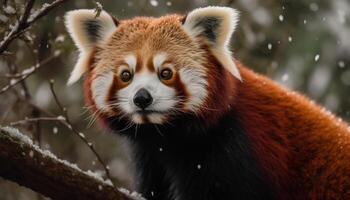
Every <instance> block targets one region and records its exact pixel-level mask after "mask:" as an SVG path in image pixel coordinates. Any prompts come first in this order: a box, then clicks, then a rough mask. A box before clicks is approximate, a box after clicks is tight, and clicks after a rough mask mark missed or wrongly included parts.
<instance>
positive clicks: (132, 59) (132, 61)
mask: <svg viewBox="0 0 350 200" xmlns="http://www.w3.org/2000/svg"><path fill="white" fill-rule="evenodd" d="M124 60H125V62H126V63H127V64H128V65H129V67H130V68H131V69H133V70H134V71H135V70H136V63H137V60H136V56H135V55H133V54H129V55H127V56H125V59H124Z"/></svg>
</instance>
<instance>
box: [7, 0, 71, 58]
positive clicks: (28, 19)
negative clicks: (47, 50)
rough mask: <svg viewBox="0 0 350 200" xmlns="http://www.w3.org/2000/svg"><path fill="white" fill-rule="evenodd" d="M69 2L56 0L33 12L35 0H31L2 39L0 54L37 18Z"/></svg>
mask: <svg viewBox="0 0 350 200" xmlns="http://www.w3.org/2000/svg"><path fill="white" fill-rule="evenodd" d="M65 2H68V0H55V1H54V2H52V3H50V4H48V3H45V4H43V5H42V7H41V8H39V9H38V10H37V11H34V12H33V13H31V11H32V8H33V5H34V0H29V1H28V3H27V4H26V6H25V9H24V13H23V14H22V16H21V18H20V20H19V21H17V22H16V23H15V24H14V25H12V26H11V30H10V31H9V33H8V34H7V35H5V37H4V38H3V39H2V40H1V41H0V55H1V54H2V53H3V52H4V51H5V50H6V49H7V47H8V45H9V44H10V43H11V42H12V41H13V40H14V39H16V38H18V37H19V36H20V35H22V34H23V33H24V32H25V31H26V30H27V29H28V28H29V27H30V26H31V25H32V24H33V23H34V22H35V21H36V20H38V19H40V18H41V17H43V16H45V15H47V14H48V13H49V12H50V11H51V10H53V9H54V8H56V7H58V6H60V5H62V4H63V3H65Z"/></svg>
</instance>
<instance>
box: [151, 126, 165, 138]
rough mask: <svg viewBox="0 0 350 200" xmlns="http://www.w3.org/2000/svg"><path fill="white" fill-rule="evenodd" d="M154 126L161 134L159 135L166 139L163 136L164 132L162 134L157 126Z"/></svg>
mask: <svg viewBox="0 0 350 200" xmlns="http://www.w3.org/2000/svg"><path fill="white" fill-rule="evenodd" d="M153 125H154V127H155V128H156V130H157V132H158V133H159V135H160V136H162V137H164V134H163V133H162V132H160V130H159V128H158V126H157V124H153Z"/></svg>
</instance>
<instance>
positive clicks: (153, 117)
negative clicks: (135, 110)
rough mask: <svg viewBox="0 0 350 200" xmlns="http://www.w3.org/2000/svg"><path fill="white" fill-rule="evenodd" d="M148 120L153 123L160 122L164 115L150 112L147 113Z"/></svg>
mask: <svg viewBox="0 0 350 200" xmlns="http://www.w3.org/2000/svg"><path fill="white" fill-rule="evenodd" d="M147 117H148V120H149V121H150V122H152V123H153V124H162V123H163V121H164V120H165V116H164V115H162V114H159V113H152V114H149V116H147Z"/></svg>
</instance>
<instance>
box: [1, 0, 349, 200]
mask: <svg viewBox="0 0 350 200" xmlns="http://www.w3.org/2000/svg"><path fill="white" fill-rule="evenodd" d="M50 2H52V1H49V2H48V1H39V0H38V1H36V3H35V6H34V8H36V9H37V8H40V6H41V5H42V4H44V3H50ZM99 2H100V3H101V4H102V6H103V8H104V9H105V10H107V11H108V12H110V13H112V14H113V15H115V16H117V17H118V18H119V19H126V18H130V17H134V16H137V15H144V16H161V15H165V14H168V13H181V14H186V13H187V12H189V11H191V10H192V9H194V8H197V7H203V6H208V5H226V6H230V7H233V8H236V9H238V10H239V11H240V18H241V19H240V23H239V26H238V29H237V31H236V33H235V35H234V37H233V39H232V45H231V46H232V49H233V52H234V56H235V58H236V59H237V60H239V61H241V62H242V63H243V64H245V65H247V66H249V67H250V68H252V69H254V70H255V71H257V72H259V73H262V74H265V75H266V76H268V77H270V78H272V79H274V80H276V81H278V82H279V83H280V84H282V85H285V86H286V87H288V88H290V89H292V90H296V91H299V92H301V93H303V94H305V95H306V96H308V97H310V98H311V99H313V100H315V101H316V102H318V103H319V104H322V105H324V106H325V107H326V108H327V109H329V110H330V111H332V112H334V113H335V114H336V115H338V116H340V117H342V118H343V119H344V120H346V121H348V122H349V121H350V2H349V1H348V0H333V1H329V0H300V1H295V0H283V1H275V0H264V1H258V0H231V1H230V0H229V1H224V0H222V1H220V0H192V1H188V0H176V1H175V0H172V1H171V0H170V1H165V0H119V1H117V0H114V1H111V0H109V1H99ZM1 4H2V5H1V10H0V40H1V39H2V38H3V37H4V35H5V33H6V31H7V30H8V29H9V27H10V26H11V25H12V24H13V23H14V22H15V21H16V17H17V16H16V14H14V13H15V11H16V10H17V11H18V10H19V11H21V9H22V10H23V5H25V1H24V0H12V1H11V0H8V1H2V2H1ZM95 5H96V4H95V2H94V1H89V0H74V1H68V2H67V3H65V4H63V5H62V6H60V7H58V8H56V9H55V10H53V11H52V12H50V13H49V14H48V15H47V16H45V17H43V18H42V19H40V20H38V21H37V22H36V23H35V24H34V26H33V27H32V28H31V29H30V30H29V32H27V33H26V34H25V35H24V36H23V37H21V38H20V39H17V40H15V41H14V42H12V43H11V45H10V46H9V49H8V50H7V53H6V54H4V55H0V88H3V87H4V86H6V85H7V84H9V83H11V81H13V80H12V78H9V77H7V76H5V75H6V74H8V73H9V72H10V71H11V70H12V69H18V70H24V69H26V68H29V67H31V66H33V65H35V64H36V63H37V62H39V61H42V60H45V59H46V58H48V57H50V56H52V55H54V54H55V53H58V52H60V53H61V54H60V56H59V57H57V58H54V59H53V60H52V61H50V62H49V63H47V64H46V65H45V66H43V67H41V68H40V69H39V70H37V72H36V73H35V74H34V75H32V76H30V77H29V78H28V79H27V80H26V85H25V86H23V85H20V84H19V85H18V86H16V87H15V88H14V89H11V90H9V91H7V92H5V93H3V94H0V125H2V126H4V125H8V124H9V123H10V122H14V121H18V120H22V119H25V117H33V116H40V112H38V110H36V109H33V107H32V105H31V103H30V102H32V103H33V104H35V105H38V106H39V107H40V108H41V109H43V110H46V111H49V112H51V113H54V114H55V115H61V114H62V113H61V111H60V110H59V109H58V107H57V105H56V104H55V102H54V100H53V97H52V94H51V92H50V86H49V80H50V79H54V80H55V89H56V92H57V94H58V97H59V98H60V100H61V102H62V104H64V106H66V107H67V109H68V114H69V116H70V118H71V119H72V121H73V125H74V126H75V127H76V128H77V129H78V130H79V131H82V132H84V133H85V135H86V137H87V138H88V140H89V141H90V142H92V143H93V144H94V145H95V146H96V149H97V151H98V152H99V154H100V155H101V157H102V158H103V159H104V160H105V161H106V162H107V164H108V166H109V167H110V170H111V175H112V176H113V177H114V178H116V179H118V180H119V182H117V183H116V184H117V185H123V186H125V187H129V188H130V187H131V174H132V172H131V170H130V167H129V164H128V163H129V162H130V160H129V158H128V156H127V154H126V153H125V150H123V149H124V148H122V146H123V142H122V141H121V139H120V138H118V137H117V136H115V135H112V134H109V133H108V132H106V131H105V130H102V129H100V128H97V126H96V124H93V123H89V122H90V121H91V113H89V112H87V109H86V108H85V107H84V103H83V94H82V81H80V82H78V83H76V84H74V85H72V86H69V87H68V86H66V81H67V79H68V76H69V73H70V71H71V70H72V67H73V65H74V63H75V61H76V58H77V52H76V48H75V47H74V45H73V43H72V40H71V39H70V38H69V36H68V35H67V32H66V30H65V28H64V24H63V16H64V14H65V12H66V11H69V10H72V9H77V8H95ZM28 99H29V100H30V101H28ZM41 115H44V114H43V113H41ZM17 127H18V128H20V130H21V131H23V132H24V133H26V134H28V135H29V136H30V137H32V138H34V139H36V140H37V141H38V140H39V141H40V145H41V146H42V148H44V149H48V150H50V151H52V152H53V153H54V154H56V155H57V156H58V157H59V158H62V159H66V160H68V161H70V162H72V163H76V164H77V165H78V166H79V167H80V168H82V169H84V170H88V169H91V170H93V171H97V172H100V173H102V174H103V170H102V167H101V166H100V165H99V163H98V162H97V160H96V157H95V156H94V155H93V154H92V153H91V151H90V150H89V149H88V147H87V146H86V144H84V143H82V142H81V140H80V139H79V138H78V137H77V136H76V135H74V134H73V133H72V132H71V131H70V130H68V129H67V128H65V127H63V126H61V125H59V124H58V123H57V122H45V123H40V124H39V126H38V124H36V126H33V125H32V124H24V125H21V126H17ZM34 129H36V130H35V131H33V130H34ZM38 129H40V130H41V131H38ZM33 132H41V134H40V137H39V136H38V135H35V134H34V135H32V133H33ZM0 164H1V163H0ZM42 198H43V197H41V196H40V195H38V194H36V193H35V192H33V191H31V190H29V189H26V188H24V187H21V186H19V185H17V184H15V183H12V182H9V181H6V180H4V179H1V178H0V200H1V199H6V200H8V199H9V200H12V199H14V200H15V199H16V200H17V199H42Z"/></svg>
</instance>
